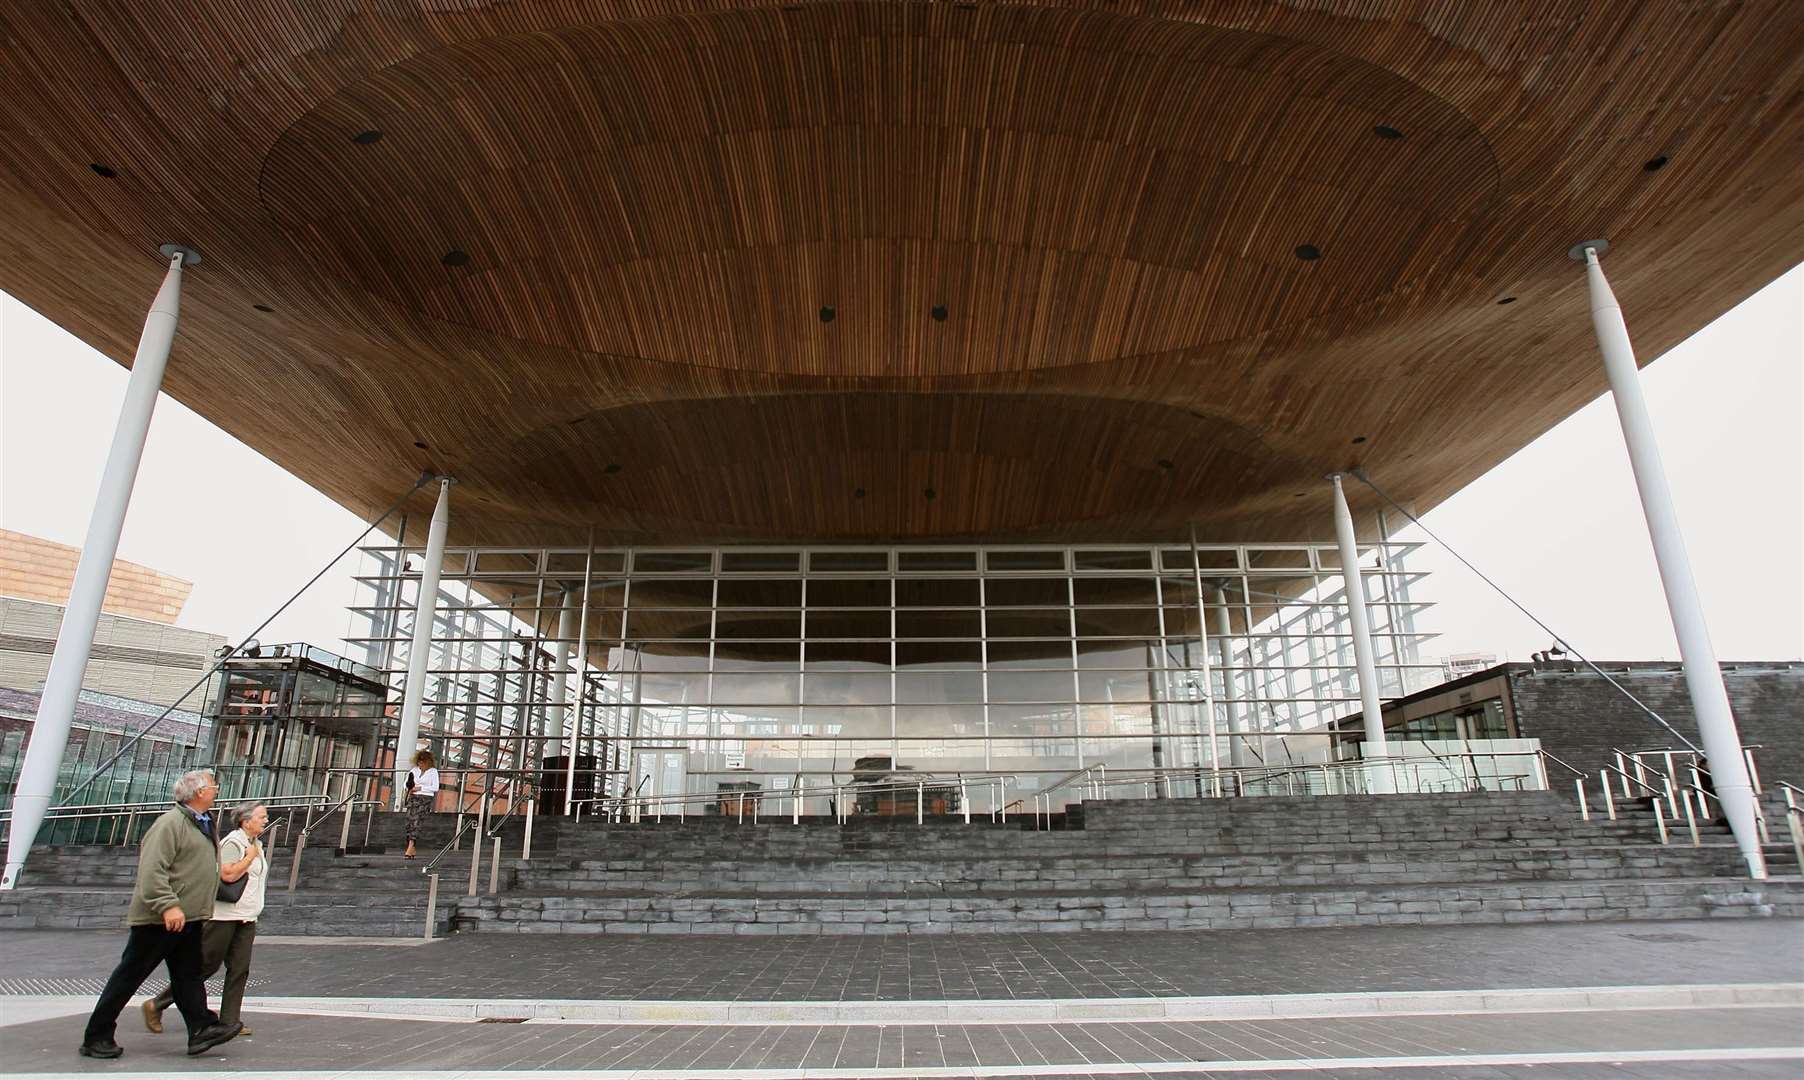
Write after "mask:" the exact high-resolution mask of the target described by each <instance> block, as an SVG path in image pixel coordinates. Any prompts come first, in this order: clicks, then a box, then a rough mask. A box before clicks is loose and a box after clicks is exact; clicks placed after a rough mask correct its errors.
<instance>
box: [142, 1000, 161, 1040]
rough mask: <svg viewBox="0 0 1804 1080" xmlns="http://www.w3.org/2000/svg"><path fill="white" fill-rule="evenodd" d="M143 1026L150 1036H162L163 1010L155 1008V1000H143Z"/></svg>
mask: <svg viewBox="0 0 1804 1080" xmlns="http://www.w3.org/2000/svg"><path fill="white" fill-rule="evenodd" d="M144 1026H145V1028H146V1029H148V1030H149V1031H150V1033H151V1034H152V1035H161V1034H163V1010H162V1009H159V1008H157V999H156V998H146V999H145V1000H144Z"/></svg>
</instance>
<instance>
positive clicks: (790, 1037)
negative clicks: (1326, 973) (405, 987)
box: [0, 1007, 1804, 1078]
mask: <svg viewBox="0 0 1804 1080" xmlns="http://www.w3.org/2000/svg"><path fill="white" fill-rule="evenodd" d="M127 1019H128V1020H129V1019H132V1018H131V1017H127ZM1801 1022H1804V1010H1799V1009H1796V1008H1761V1007H1752V1008H1737V1009H1692V1010H1659V1009H1646V1010H1627V1011H1614V1012H1606V1013H1570V1014H1560V1013H1536V1014H1470V1015H1461V1016H1372V1017H1347V1018H1328V1019H1312V1020H1307V1021H1304V1020H1264V1021H1258V1020H1249V1021H1202V1022H1172V1023H1154V1022H1133V1023H1127V1022H1121V1023H1102V1022H1095V1023H1068V1024H972V1025H966V1024H923V1025H875V1024H862V1025H828V1026H821V1025H806V1024H792V1025H759V1024H744V1025H694V1024H690V1025H683V1024H674V1025H666V1024H634V1025H609V1024H519V1025H488V1024H481V1023H456V1024H451V1023H421V1022H409V1021H392V1020H351V1019H342V1018H319V1017H293V1016H281V1015H261V1016H256V1017H254V1025H255V1027H254V1034H253V1035H252V1036H251V1037H249V1038H242V1039H239V1040H236V1041H234V1042H232V1043H228V1044H226V1045H225V1046H223V1047H221V1048H219V1049H218V1050H216V1051H215V1052H213V1053H211V1054H208V1055H206V1056H204V1057H200V1058H192V1059H191V1058H188V1057H186V1056H184V1055H183V1052H182V1043H183V1038H182V1036H181V1034H180V1024H179V1023H177V1024H176V1025H174V1028H173V1030H170V1031H168V1032H166V1033H165V1034H163V1035H161V1036H153V1035H150V1034H148V1033H147V1032H145V1031H144V1030H143V1028H142V1027H141V1026H137V1027H133V1026H130V1025H124V1024H122V1025H121V1030H120V1044H121V1045H122V1046H123V1047H124V1048H125V1052H126V1056H125V1058H124V1059H123V1060H122V1061H120V1062H95V1061H89V1060H86V1059H82V1058H78V1057H77V1056H76V1055H75V1041H76V1033H77V1031H78V1022H77V1021H75V1020H74V1019H73V1018H64V1019H59V1020H43V1021H37V1022H34V1023H28V1024H20V1025H13V1026H8V1027H4V1028H0V1049H3V1050H4V1060H3V1062H0V1074H7V1075H12V1074H36V1075H76V1076H82V1075H93V1074H108V1073H113V1074H119V1073H129V1074H130V1075H133V1076H141V1075H145V1074H146V1072H147V1071H155V1072H158V1073H232V1072H245V1073H249V1072H254V1071H257V1070H271V1071H279V1073H280V1075H284V1076H291V1075H294V1074H297V1073H314V1074H315V1075H334V1076H347V1077H348V1076H372V1075H380V1074H382V1073H385V1072H390V1073H393V1072H399V1073H406V1074H408V1075H410V1076H426V1075H437V1076H444V1077H446V1078H450V1077H469V1076H479V1075H483V1074H494V1073H508V1072H516V1071H522V1070H532V1071H534V1072H539V1073H544V1072H554V1073H556V1074H557V1075H559V1076H562V1077H576V1076H581V1075H618V1076H627V1075H635V1074H636V1075H642V1076H643V1075H657V1076H686V1075H693V1076H712V1077H731V1078H744V1077H749V1076H762V1075H772V1074H776V1075H785V1074H787V1075H797V1074H802V1075H811V1076H822V1077H827V1076H834V1075H840V1074H841V1071H842V1070H843V1074H844V1075H847V1076H858V1075H865V1076H869V1075H872V1074H873V1072H874V1071H877V1070H881V1071H882V1074H883V1075H889V1076H910V1075H934V1074H936V1073H938V1074H940V1075H946V1074H948V1073H947V1070H955V1072H952V1073H951V1074H952V1075H1010V1074H1013V1075H1033V1076H1047V1075H1080V1076H1081V1075H1087V1074H1091V1072H1092V1070H1093V1069H1094V1070H1095V1074H1097V1075H1117V1076H1119V1075H1136V1074H1139V1075H1148V1074H1161V1075H1173V1074H1178V1075H1195V1076H1210V1075H1218V1074H1230V1075H1231V1074H1234V1073H1240V1072H1247V1071H1255V1070H1270V1069H1273V1068H1282V1067H1284V1066H1286V1065H1288V1066H1289V1067H1291V1068H1321V1067H1348V1066H1350V1065H1353V1064H1357V1063H1360V1062H1364V1063H1366V1064H1367V1068H1365V1069H1352V1068H1350V1069H1349V1072H1350V1073H1355V1074H1362V1075H1363V1076H1365V1077H1370V1076H1372V1075H1374V1073H1373V1072H1372V1071H1371V1070H1372V1068H1373V1067H1379V1068H1381V1069H1382V1070H1383V1071H1382V1072H1379V1073H1378V1074H1377V1075H1385V1074H1389V1073H1392V1072H1396V1071H1405V1070H1407V1069H1409V1068H1410V1065H1411V1063H1418V1064H1422V1065H1441V1066H1464V1067H1465V1071H1457V1072H1452V1073H1449V1074H1448V1075H1456V1076H1500V1075H1502V1076H1507V1075H1510V1074H1509V1073H1508V1072H1496V1071H1486V1070H1488V1069H1494V1068H1503V1067H1506V1066H1511V1065H1518V1064H1534V1063H1537V1059H1543V1060H1545V1061H1547V1062H1548V1063H1550V1064H1558V1063H1559V1062H1560V1060H1561V1059H1562V1058H1573V1057H1577V1058H1580V1059H1589V1060H1580V1061H1579V1062H1576V1063H1574V1064H1583V1065H1597V1066H1603V1065H1607V1064H1609V1063H1610V1062H1612V1061H1619V1062H1622V1063H1623V1066H1624V1068H1625V1069H1626V1070H1627V1071H1620V1070H1619V1071H1617V1072H1614V1073H1611V1074H1608V1075H1617V1076H1661V1075H1672V1073H1670V1072H1668V1071H1667V1069H1668V1067H1669V1066H1676V1065H1679V1064H1681V1063H1683V1062H1684V1058H1685V1057H1687V1056H1691V1055H1698V1054H1704V1055H1708V1054H1711V1053H1726V1052H1733V1051H1734V1050H1736V1048H1753V1050H1752V1052H1753V1053H1754V1054H1756V1055H1757V1056H1756V1057H1755V1059H1754V1061H1755V1062H1758V1063H1760V1064H1763V1065H1770V1064H1781V1063H1786V1062H1787V1061H1789V1064H1790V1066H1791V1071H1790V1073H1789V1075H1793V1076H1796V1075H1798V1074H1799V1072H1800V1070H1804V1050H1793V1051H1789V1052H1787V1051H1785V1050H1784V1048H1787V1047H1794V1046H1795V1044H1796V1043H1797V1041H1798V1035H1799V1030H1800V1024H1801ZM1673 1059H1676V1060H1673ZM1749 1064H1750V1063H1749V1062H1744V1061H1735V1060H1730V1061H1704V1062H1696V1063H1694V1065H1695V1067H1697V1068H1699V1069H1700V1070H1701V1069H1702V1067H1703V1066H1705V1065H1709V1066H1711V1067H1712V1068H1714V1069H1715V1070H1716V1071H1699V1072H1697V1073H1696V1074H1695V1075H1701V1076H1718V1075H1723V1076H1735V1075H1750V1074H1747V1073H1743V1072H1738V1071H1734V1070H1738V1069H1741V1068H1743V1067H1745V1066H1747V1065H1749ZM1631 1065H1632V1066H1634V1068H1627V1067H1628V1066H1631ZM1535 1075H1538V1076H1545V1075H1549V1074H1548V1073H1547V1072H1545V1071H1537V1072H1536V1073H1535ZM1555 1075H1557V1074H1555ZM1574 1075H1586V1074H1585V1073H1576V1074H1574ZM1751 1075H1761V1073H1759V1072H1755V1073H1752V1074H1751ZM1766 1075H1786V1074H1785V1073H1767V1074H1766Z"/></svg>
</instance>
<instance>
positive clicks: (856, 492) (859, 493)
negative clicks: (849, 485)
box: [852, 488, 864, 499]
mask: <svg viewBox="0 0 1804 1080" xmlns="http://www.w3.org/2000/svg"><path fill="white" fill-rule="evenodd" d="M852 497H853V498H854V499H862V498H864V489H863V488H853V489H852Z"/></svg>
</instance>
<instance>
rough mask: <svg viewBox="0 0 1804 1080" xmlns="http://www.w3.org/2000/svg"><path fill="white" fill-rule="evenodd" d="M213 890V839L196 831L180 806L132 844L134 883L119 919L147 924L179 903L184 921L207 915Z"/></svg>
mask: <svg viewBox="0 0 1804 1080" xmlns="http://www.w3.org/2000/svg"><path fill="white" fill-rule="evenodd" d="M218 892H219V853H218V851H216V850H215V849H214V847H213V839H212V838H211V837H209V836H208V835H207V834H206V833H203V832H201V831H200V827H199V825H197V824H196V823H195V820H194V814H193V812H192V811H190V810H189V809H188V808H187V807H186V806H179V805H178V806H176V807H174V808H173V809H171V810H167V811H165V812H164V814H163V816H162V817H160V818H158V819H157V820H156V821H155V822H154V823H152V825H151V826H150V831H148V832H146V833H145V834H144V841H143V843H141V844H139V845H138V885H137V887H136V888H134V889H133V890H132V903H131V907H130V909H129V910H127V911H126V915H125V921H126V922H127V923H129V924H131V925H132V926H149V925H152V924H156V923H161V922H162V921H163V912H165V911H168V910H169V909H170V908H172V907H179V908H181V909H182V914H183V915H185V916H187V917H188V921H189V922H201V921H204V920H206V919H210V918H212V917H213V897H214V896H215V895H217V894H218Z"/></svg>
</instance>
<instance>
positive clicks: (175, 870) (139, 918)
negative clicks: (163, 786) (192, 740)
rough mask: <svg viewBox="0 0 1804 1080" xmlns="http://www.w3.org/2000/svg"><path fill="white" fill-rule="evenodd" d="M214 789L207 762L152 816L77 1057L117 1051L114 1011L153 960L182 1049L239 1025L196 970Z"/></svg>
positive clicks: (209, 883) (209, 903)
mask: <svg viewBox="0 0 1804 1080" xmlns="http://www.w3.org/2000/svg"><path fill="white" fill-rule="evenodd" d="M218 797H219V785H218V784H217V783H215V782H214V780H213V773H212V770H210V769H196V770H194V771H193V772H189V773H184V774H183V775H182V778H181V779H180V780H177V781H176V782H175V801H176V805H175V806H174V807H172V808H170V809H169V810H168V811H166V812H165V813H164V814H163V816H162V817H159V818H157V820H156V821H155V822H154V823H152V825H151V826H150V830H149V831H148V832H146V833H145V834H144V840H143V842H142V843H141V844H140V845H139V852H138V883H137V886H136V887H135V888H134V889H133V890H132V902H131V907H130V908H129V909H128V911H127V913H126V921H127V922H128V923H129V924H130V926H131V930H130V936H129V937H127V938H126V939H125V952H124V953H123V954H122V955H121V956H120V957H119V966H118V967H116V968H114V969H113V974H112V976H111V977H110V978H108V979H107V981H106V988H105V989H103V990H102V991H101V992H100V1000H99V1001H97V1002H96V1003H95V1004H94V1013H93V1015H92V1016H90V1017H88V1028H87V1031H86V1032H85V1033H84V1034H83V1035H82V1040H81V1054H82V1056H83V1057H92V1058H116V1057H118V1056H119V1055H120V1054H123V1053H124V1052H125V1051H123V1050H121V1049H120V1048H119V1044H118V1043H116V1042H114V1041H113V1032H114V1031H115V1030H116V1028H117V1025H118V1022H119V1014H120V1012H122V1011H123V1010H124V1009H125V1006H126V1003H127V1002H129V1001H130V1000H131V998H132V995H133V994H135V993H137V992H138V987H139V986H140V985H142V984H143V982H144V980H145V979H146V978H147V977H149V975H150V973H151V972H153V971H155V970H156V968H157V965H158V964H164V965H166V966H167V967H168V969H169V985H170V987H171V988H172V989H173V990H174V991H175V1005H176V1008H178V1009H180V1010H181V1013H182V1020H183V1021H184V1022H185V1023H186V1024H187V1025H188V1053H190V1054H200V1053H205V1052H206V1051H208V1050H211V1049H212V1048H213V1047H215V1046H218V1045H219V1044H220V1043H223V1042H226V1041H227V1040H229V1039H231V1038H232V1037H233V1036H235V1035H237V1034H238V1032H239V1031H240V1030H241V1029H242V1028H243V1027H244V1025H243V1024H224V1023H220V1021H219V1018H218V1017H216V1016H214V1015H213V1014H212V1013H211V1012H209V1011H207V990H206V983H205V980H204V979H203V978H202V977H201V932H202V928H203V927H205V926H206V923H207V919H209V918H210V917H212V914H213V897H214V895H215V894H217V893H218V892H219V856H218V853H217V851H216V850H215V848H214V846H213V822H212V819H211V818H210V817H208V815H207V811H209V810H211V809H212V808H213V800H214V799H216V798H218Z"/></svg>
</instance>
